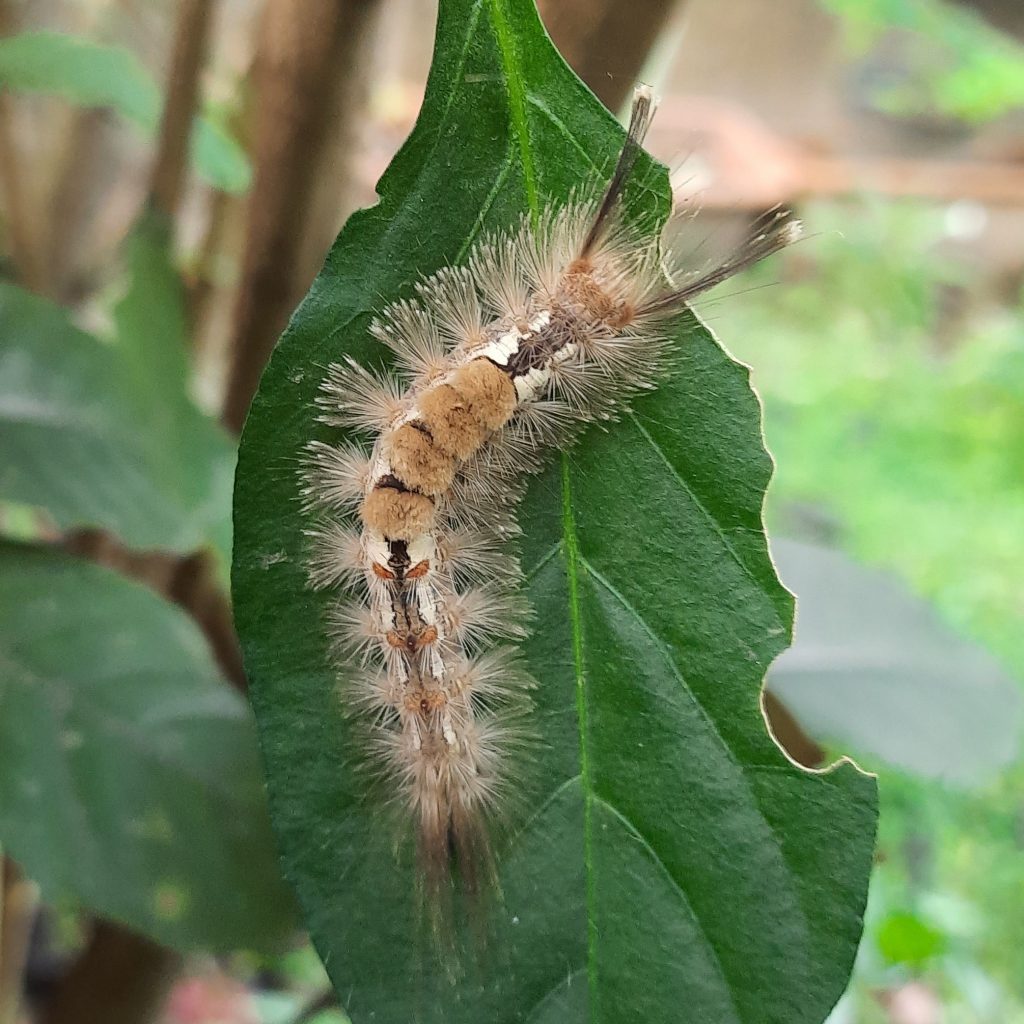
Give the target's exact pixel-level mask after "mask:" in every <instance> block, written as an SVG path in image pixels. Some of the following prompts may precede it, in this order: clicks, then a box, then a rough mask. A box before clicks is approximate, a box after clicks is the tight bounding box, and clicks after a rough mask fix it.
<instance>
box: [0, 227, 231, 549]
mask: <svg viewBox="0 0 1024 1024" xmlns="http://www.w3.org/2000/svg"><path fill="white" fill-rule="evenodd" d="M151 230H152V227H151V225H149V224H148V223H147V222H143V223H142V225H141V226H140V228H139V232H138V234H137V235H136V236H135V237H134V239H133V241H132V245H131V254H130V262H131V267H130V275H129V276H130V280H131V284H130V286H129V289H128V293H127V294H126V296H125V298H124V299H123V300H122V302H121V305H120V306H119V308H118V310H117V313H116V320H117V328H118V338H117V339H116V342H115V343H113V344H105V343H103V342H101V341H99V340H98V339H97V338H95V337H93V336H92V335H89V334H86V333H85V332H84V331H81V330H79V329H78V328H76V327H75V326H74V325H73V324H72V323H71V321H70V318H69V316H68V314H67V312H66V311H65V310H63V309H61V308H60V307H58V306H55V305H53V304H52V303H50V302H47V301H46V300H44V299H41V298H38V297H37V296H34V295H31V294H29V293H28V292H25V291H23V290H21V289H19V288H17V287H15V286H14V285H9V284H0V501H10V502H14V503H17V504H21V505H29V506H35V507H37V508H39V509H41V510H43V511H44V512H45V513H46V514H47V515H48V516H49V517H50V518H51V519H52V520H53V522H54V523H56V525H57V526H58V527H61V528H73V527H101V528H104V529H106V530H109V531H111V532H112V533H114V534H115V535H117V536H118V537H119V538H120V539H121V540H122V541H124V542H125V543H126V544H128V545H129V546H131V547H136V548H162V549H166V550H175V551H191V550H194V549H196V548H199V547H202V546H204V545H205V544H207V543H214V544H215V545H219V546H220V547H221V548H222V549H223V548H224V547H225V546H226V516H227V508H228V503H229V497H228V495H229V490H230V479H231V468H232V465H233V461H234V453H233V451H232V446H231V442H230V441H229V439H228V437H227V435H226V434H224V433H223V431H221V430H220V428H219V427H217V425H216V424H214V423H213V422H212V421H211V420H209V419H208V418H207V417H206V416H204V415H202V413H200V412H199V411H198V409H196V408H195V407H194V406H193V405H192V404H191V402H189V401H188V399H187V397H186V395H185V391H184V388H185V379H184V377H183V372H184V368H185V360H184V354H183V348H182V345H183V339H182V338H179V337H176V334H177V331H176V328H175V327H174V325H173V323H172V322H171V319H173V317H174V316H175V315H180V314H175V312H174V311H173V309H169V308H167V306H166V305H165V306H161V305H160V304H159V303H154V293H155V292H158V291H160V290H161V289H163V288H164V287H165V286H166V285H167V283H168V282H167V280H166V269H165V268H164V267H163V266H162V263H161V261H162V260H163V259H164V257H162V256H161V255H160V250H159V240H158V239H157V238H155V237H153V236H152V235H150V234H148V232H150V231H151ZM165 294H166V293H165ZM150 303H154V304H153V305H150ZM152 309H156V310H159V311H160V316H159V317H154V315H153V314H152V313H147V310H152ZM129 329H131V330H132V331H133V332H135V335H134V336H133V337H129V336H128V331H129Z"/></svg>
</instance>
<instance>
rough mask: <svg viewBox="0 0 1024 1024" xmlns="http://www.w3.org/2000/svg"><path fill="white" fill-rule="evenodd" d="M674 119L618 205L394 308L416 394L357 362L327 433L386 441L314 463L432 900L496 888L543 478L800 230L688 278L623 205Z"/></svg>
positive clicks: (351, 660) (485, 252)
mask: <svg viewBox="0 0 1024 1024" xmlns="http://www.w3.org/2000/svg"><path fill="white" fill-rule="evenodd" d="M654 106H655V104H654V101H653V99H652V95H651V93H650V90H648V89H646V88H640V89H638V90H637V92H636V94H635V97H634V101H633V107H632V114H631V118H630V124H629V129H628V134H627V138H626V142H625V145H624V147H623V149H622V152H621V154H620V156H619V159H618V162H617V164H616V167H615V170H614V173H613V176H612V179H611V182H610V183H609V184H608V186H607V188H606V190H605V191H604V193H603V195H601V196H600V197H599V198H598V199H597V200H596V201H586V200H583V199H580V198H578V197H577V198H576V199H574V200H569V201H568V202H567V203H565V204H564V205H562V206H554V207H549V208H547V209H545V210H544V211H543V212H541V214H540V215H539V216H538V217H537V218H535V221H531V220H530V219H526V220H524V221H523V223H522V224H521V225H520V226H519V227H518V228H516V229H514V230H513V231H511V232H509V233H507V234H501V235H497V236H494V237H491V238H490V239H488V240H485V241H483V242H482V243H481V244H479V245H478V246H477V247H476V248H475V249H474V250H473V252H472V254H471V256H470V258H469V259H468V261H467V263H466V265H465V266H458V267H446V268H444V269H442V270H440V271H438V272H437V273H435V274H433V275H432V276H430V277H428V278H426V279H425V280H423V281H421V282H420V283H419V284H418V285H417V287H416V291H417V298H416V299H415V300H414V301H402V302H398V303H396V304H393V305H391V306H389V307H388V308H387V309H385V310H384V311H383V313H382V314H381V315H380V317H379V319H377V320H376V321H375V322H374V323H373V324H372V325H371V331H372V333H373V335H374V336H375V337H376V338H377V339H379V340H380V341H381V342H383V343H384V344H385V345H386V346H388V348H390V349H391V350H392V352H393V354H394V359H395V362H396V364H397V366H398V368H399V371H400V374H401V378H402V379H401V381H400V380H398V379H395V378H391V377H383V376H378V375H376V374H373V373H371V372H369V371H368V370H366V369H364V368H363V367H361V366H359V365H357V364H355V363H354V362H352V361H351V360H350V361H347V362H344V363H340V364H338V365H334V366H332V367H330V369H329V371H328V374H327V377H326V380H325V381H324V383H323V386H322V389H321V394H320V397H319V399H318V401H319V404H320V406H321V408H322V416H321V418H322V419H323V420H324V421H326V422H327V423H330V424H335V425H341V426H346V427H349V428H355V429H357V430H358V431H360V432H362V434H363V435H366V436H367V440H368V442H369V441H370V439H372V443H367V445H366V447H365V448H361V447H358V446H356V445H351V444H323V443H320V442H315V443H313V444H312V445H310V447H309V450H308V456H307V460H306V464H305V468H304V482H303V494H304V496H305V498H306V501H307V505H308V507H309V508H310V509H311V510H313V511H315V512H316V514H317V516H318V522H317V524H316V526H315V527H314V528H313V529H311V531H310V535H311V538H312V554H311V557H310V565H309V576H310V580H311V583H312V585H314V586H316V587H324V588H344V589H346V590H349V591H351V590H353V589H355V590H357V591H358V592H359V594H360V595H361V596H360V597H359V598H358V599H352V598H339V600H338V603H337V604H336V605H335V606H334V608H333V610H332V612H331V615H330V624H329V628H330V630H331V633H332V637H333V639H334V641H335V642H334V647H333V649H334V651H335V652H336V655H337V657H338V659H339V665H338V668H339V674H340V675H341V676H342V678H343V680H344V681H345V685H346V686H347V690H346V702H347V704H348V705H349V706H351V708H352V709H353V711H354V713H355V714H356V715H358V716H361V718H362V719H363V720H364V721H365V729H366V734H367V740H368V745H369V748H370V753H369V754H368V757H367V761H368V763H369V764H370V766H371V767H372V768H374V769H375V770H376V771H377V773H378V775H379V776H380V777H381V779H382V781H383V782H384V783H385V784H386V786H387V787H388V789H389V792H390V793H391V795H392V798H393V799H394V800H396V801H398V802H400V803H401V804H402V805H404V807H405V808H406V811H407V813H408V814H409V815H410V816H411V817H412V819H413V820H414V822H415V828H416V832H417V835H418V851H419V863H420V867H421V870H422V874H423V879H424V883H425V887H426V890H427V891H428V893H434V894H437V893H438V892H440V890H441V888H442V887H443V886H445V885H447V884H448V880H449V879H450V878H452V877H457V878H458V879H459V881H460V883H461V884H463V885H465V886H467V887H468V888H470V889H473V888H475V887H476V886H477V885H478V884H479V882H480V878H479V875H480V872H481V870H482V869H486V866H487V865H488V864H489V856H488V838H487V837H488V832H489V827H490V825H491V823H492V822H493V821H494V819H495V818H496V817H498V816H500V814H501V812H502V809H503V808H504V806H505V805H506V802H507V801H508V800H509V799H510V797H511V795H512V794H511V790H512V788H513V785H514V784H513V782H512V780H513V779H514V778H515V777H516V772H515V768H516V760H517V746H518V744H519V743H520V742H521V741H522V740H523V738H524V735H526V731H525V730H524V728H523V724H524V719H525V718H528V708H529V700H528V694H527V691H528V690H529V688H530V686H531V685H533V684H532V681H531V679H530V677H529V675H528V674H527V673H526V671H525V670H524V668H523V667H522V665H521V663H520V661H519V659H518V656H517V654H516V651H515V649H514V647H510V646H502V644H507V643H508V642H510V641H511V642H514V641H516V640H518V639H521V638H522V637H524V636H525V635H526V627H525V619H526V613H527V609H526V606H525V603H524V602H523V600H522V599H521V597H520V596H519V595H518V593H517V588H518V585H519V583H520V574H519V567H518V564H517V562H516V559H515V557H514V556H513V555H512V554H511V553H510V552H509V550H508V548H509V544H510V541H511V539H512V538H513V537H514V535H515V533H516V532H517V525H516V520H515V510H516V504H517V501H518V499H519V497H520V496H521V493H522V490H523V486H524V484H523V480H524V476H525V475H526V474H529V473H532V472H535V471H536V470H538V469H539V468H540V467H541V465H542V464H543V462H544V460H545V456H546V455H547V454H548V453H550V452H552V451H555V450H558V449H564V448H565V447H566V446H567V445H568V444H569V443H570V442H571V441H572V440H573V439H574V437H575V435H576V434H577V433H578V432H579V431H580V430H581V429H582V428H583V427H584V426H585V425H586V424H587V423H588V422H590V421H593V420H595V419H607V418H610V417H613V416H615V415H616V414H617V413H620V412H621V411H622V410H623V408H624V405H625V403H626V402H627V401H628V400H629V399H630V398H631V397H632V396H634V395H636V394H637V393H639V392H641V391H643V390H644V389H648V388H651V387H653V386H654V385H655V384H656V382H657V380H658V378H659V375H661V374H662V373H663V372H664V370H665V368H666V365H667V362H668V360H669V358H670V355H671V353H670V351H669V349H670V339H671V335H672V330H671V327H672V322H673V320H674V318H677V317H678V316H679V315H680V314H681V313H682V312H684V311H685V309H686V307H687V303H688V301H689V300H690V299H692V298H693V297H694V296H696V295H698V294H700V293H701V292H703V291H705V290H707V289H708V288H710V287H712V286H713V285H716V284H718V283H719V282H721V281H723V280H725V279H726V278H728V277H730V276H731V275H732V274H734V273H736V272H737V271H739V270H742V269H743V268H745V267H747V266H749V265H751V264H753V263H755V262H757V261H758V260H760V259H762V258H763V257H765V256H768V255H770V254H771V253H773V252H775V251H777V250H778V249H780V248H782V247H783V246H784V245H786V244H787V243H788V242H790V241H791V240H792V239H793V238H795V237H796V234H797V233H798V225H797V224H796V222H794V221H792V220H791V219H790V218H789V216H788V214H786V213H784V212H779V211H776V212H774V213H772V214H769V215H768V216H767V217H765V218H764V219H763V220H762V221H761V222H760V223H759V224H758V225H757V226H756V228H755V230H754V232H753V233H752V235H751V237H750V239H749V240H748V242H747V243H746V244H745V245H744V246H743V247H741V248H740V249H739V250H738V251H737V252H736V253H735V254H734V255H733V256H732V257H731V258H729V259H727V260H725V261H724V262H722V263H720V264H718V265H717V266H715V267H713V268H712V269H710V270H709V271H707V272H705V273H702V274H700V275H698V276H696V277H691V278H689V279H687V280H684V281H681V282H673V281H672V280H671V273H670V272H667V271H666V259H665V257H664V254H663V253H662V250H661V244H660V237H659V233H658V232H644V231H643V230H642V229H639V228H636V227H634V226H631V225H630V223H629V222H628V221H627V219H626V218H625V216H624V215H623V214H622V209H621V207H622V204H621V197H622V192H623V188H624V186H625V184H626V182H627V181H628V179H629V177H630V174H631V172H632V170H633V168H634V165H635V163H636V160H637V157H638V155H639V153H640V152H641V149H640V147H641V143H642V141H643V139H644V136H645V134H646V131H647V129H648V126H649V125H650V122H651V117H652V115H653V112H654Z"/></svg>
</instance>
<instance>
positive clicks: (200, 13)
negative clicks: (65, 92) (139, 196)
mask: <svg viewBox="0 0 1024 1024" xmlns="http://www.w3.org/2000/svg"><path fill="white" fill-rule="evenodd" d="M212 14H213V0H180V2H179V6H178V21H177V27H176V28H175V32H174V52H173V54H172V56H171V68H170V73H169V76H168V80H167V94H166V98H165V100H164V110H163V116H162V118H161V121H160V141H159V143H158V145H157V155H156V160H155V161H154V163H153V172H152V177H151V179H150V186H149V197H150V202H152V204H153V205H154V206H155V207H156V208H157V209H159V210H161V211H163V213H165V214H166V215H167V216H168V217H173V216H174V215H175V213H176V212H177V209H178V201H179V199H180V198H181V190H182V184H183V182H184V179H185V168H186V167H187V166H188V148H189V140H190V139H191V136H192V124H193V115H194V113H195V109H196V101H197V97H198V95H199V73H200V71H201V70H202V66H203V60H204V58H205V56H206V50H207V45H208V43H209V38H210V25H211V21H212Z"/></svg>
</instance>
